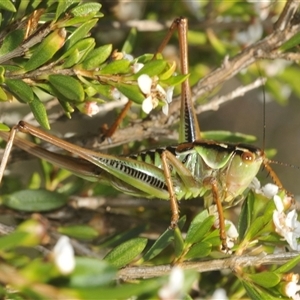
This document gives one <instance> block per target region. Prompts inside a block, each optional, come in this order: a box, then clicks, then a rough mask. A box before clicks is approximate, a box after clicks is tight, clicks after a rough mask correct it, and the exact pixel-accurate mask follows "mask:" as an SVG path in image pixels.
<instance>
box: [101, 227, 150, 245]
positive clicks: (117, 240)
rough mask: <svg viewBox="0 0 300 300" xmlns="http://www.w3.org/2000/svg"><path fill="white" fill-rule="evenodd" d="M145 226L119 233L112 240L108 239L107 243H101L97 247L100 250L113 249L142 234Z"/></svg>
mask: <svg viewBox="0 0 300 300" xmlns="http://www.w3.org/2000/svg"><path fill="white" fill-rule="evenodd" d="M146 227H147V226H146V224H144V225H142V226H138V227H134V228H132V229H129V230H127V231H125V232H121V233H119V234H117V235H115V236H113V237H112V238H109V239H108V240H107V241H105V242H103V243H101V245H99V247H101V248H114V247H116V246H118V245H120V244H121V243H123V242H126V241H127V240H129V239H132V238H135V237H137V236H139V235H140V234H141V233H143V232H144V231H145V229H146Z"/></svg>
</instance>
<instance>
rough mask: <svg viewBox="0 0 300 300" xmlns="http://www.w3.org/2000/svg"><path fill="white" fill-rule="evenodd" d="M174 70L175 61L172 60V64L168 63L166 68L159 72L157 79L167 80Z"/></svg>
mask: <svg viewBox="0 0 300 300" xmlns="http://www.w3.org/2000/svg"><path fill="white" fill-rule="evenodd" d="M175 71H176V62H175V61H173V62H172V64H168V69H167V70H166V71H165V72H164V73H162V74H160V76H159V79H160V80H167V79H168V78H170V77H171V76H172V75H173V74H174V73H175ZM174 77H175V76H174Z"/></svg>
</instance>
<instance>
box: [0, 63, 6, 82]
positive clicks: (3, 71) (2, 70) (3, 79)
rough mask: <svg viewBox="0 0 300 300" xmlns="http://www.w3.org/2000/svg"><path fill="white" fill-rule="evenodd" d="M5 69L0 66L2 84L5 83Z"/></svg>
mask: <svg viewBox="0 0 300 300" xmlns="http://www.w3.org/2000/svg"><path fill="white" fill-rule="evenodd" d="M5 72H6V70H5V68H4V67H3V66H0V83H3V82H4V81H5Z"/></svg>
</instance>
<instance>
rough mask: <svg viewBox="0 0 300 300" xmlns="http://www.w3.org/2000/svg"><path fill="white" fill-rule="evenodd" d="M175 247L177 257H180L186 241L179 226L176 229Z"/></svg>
mask: <svg viewBox="0 0 300 300" xmlns="http://www.w3.org/2000/svg"><path fill="white" fill-rule="evenodd" d="M174 248H175V255H176V257H179V256H180V255H181V253H182V251H183V249H184V241H183V237H182V233H181V231H180V229H179V227H178V226H177V227H176V228H175V229H174Z"/></svg>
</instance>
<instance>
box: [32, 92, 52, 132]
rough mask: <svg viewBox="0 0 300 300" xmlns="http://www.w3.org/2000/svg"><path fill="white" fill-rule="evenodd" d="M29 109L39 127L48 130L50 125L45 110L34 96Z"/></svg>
mask: <svg viewBox="0 0 300 300" xmlns="http://www.w3.org/2000/svg"><path fill="white" fill-rule="evenodd" d="M29 106H30V109H31V111H32V113H33V115H34V117H35V119H36V120H37V121H38V122H39V124H40V125H41V126H43V127H44V128H45V129H47V130H49V129H50V124H49V120H48V116H47V110H46V108H45V106H44V104H43V103H42V102H41V101H40V99H39V98H38V97H37V96H36V95H34V98H33V101H31V102H30V103H29Z"/></svg>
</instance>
